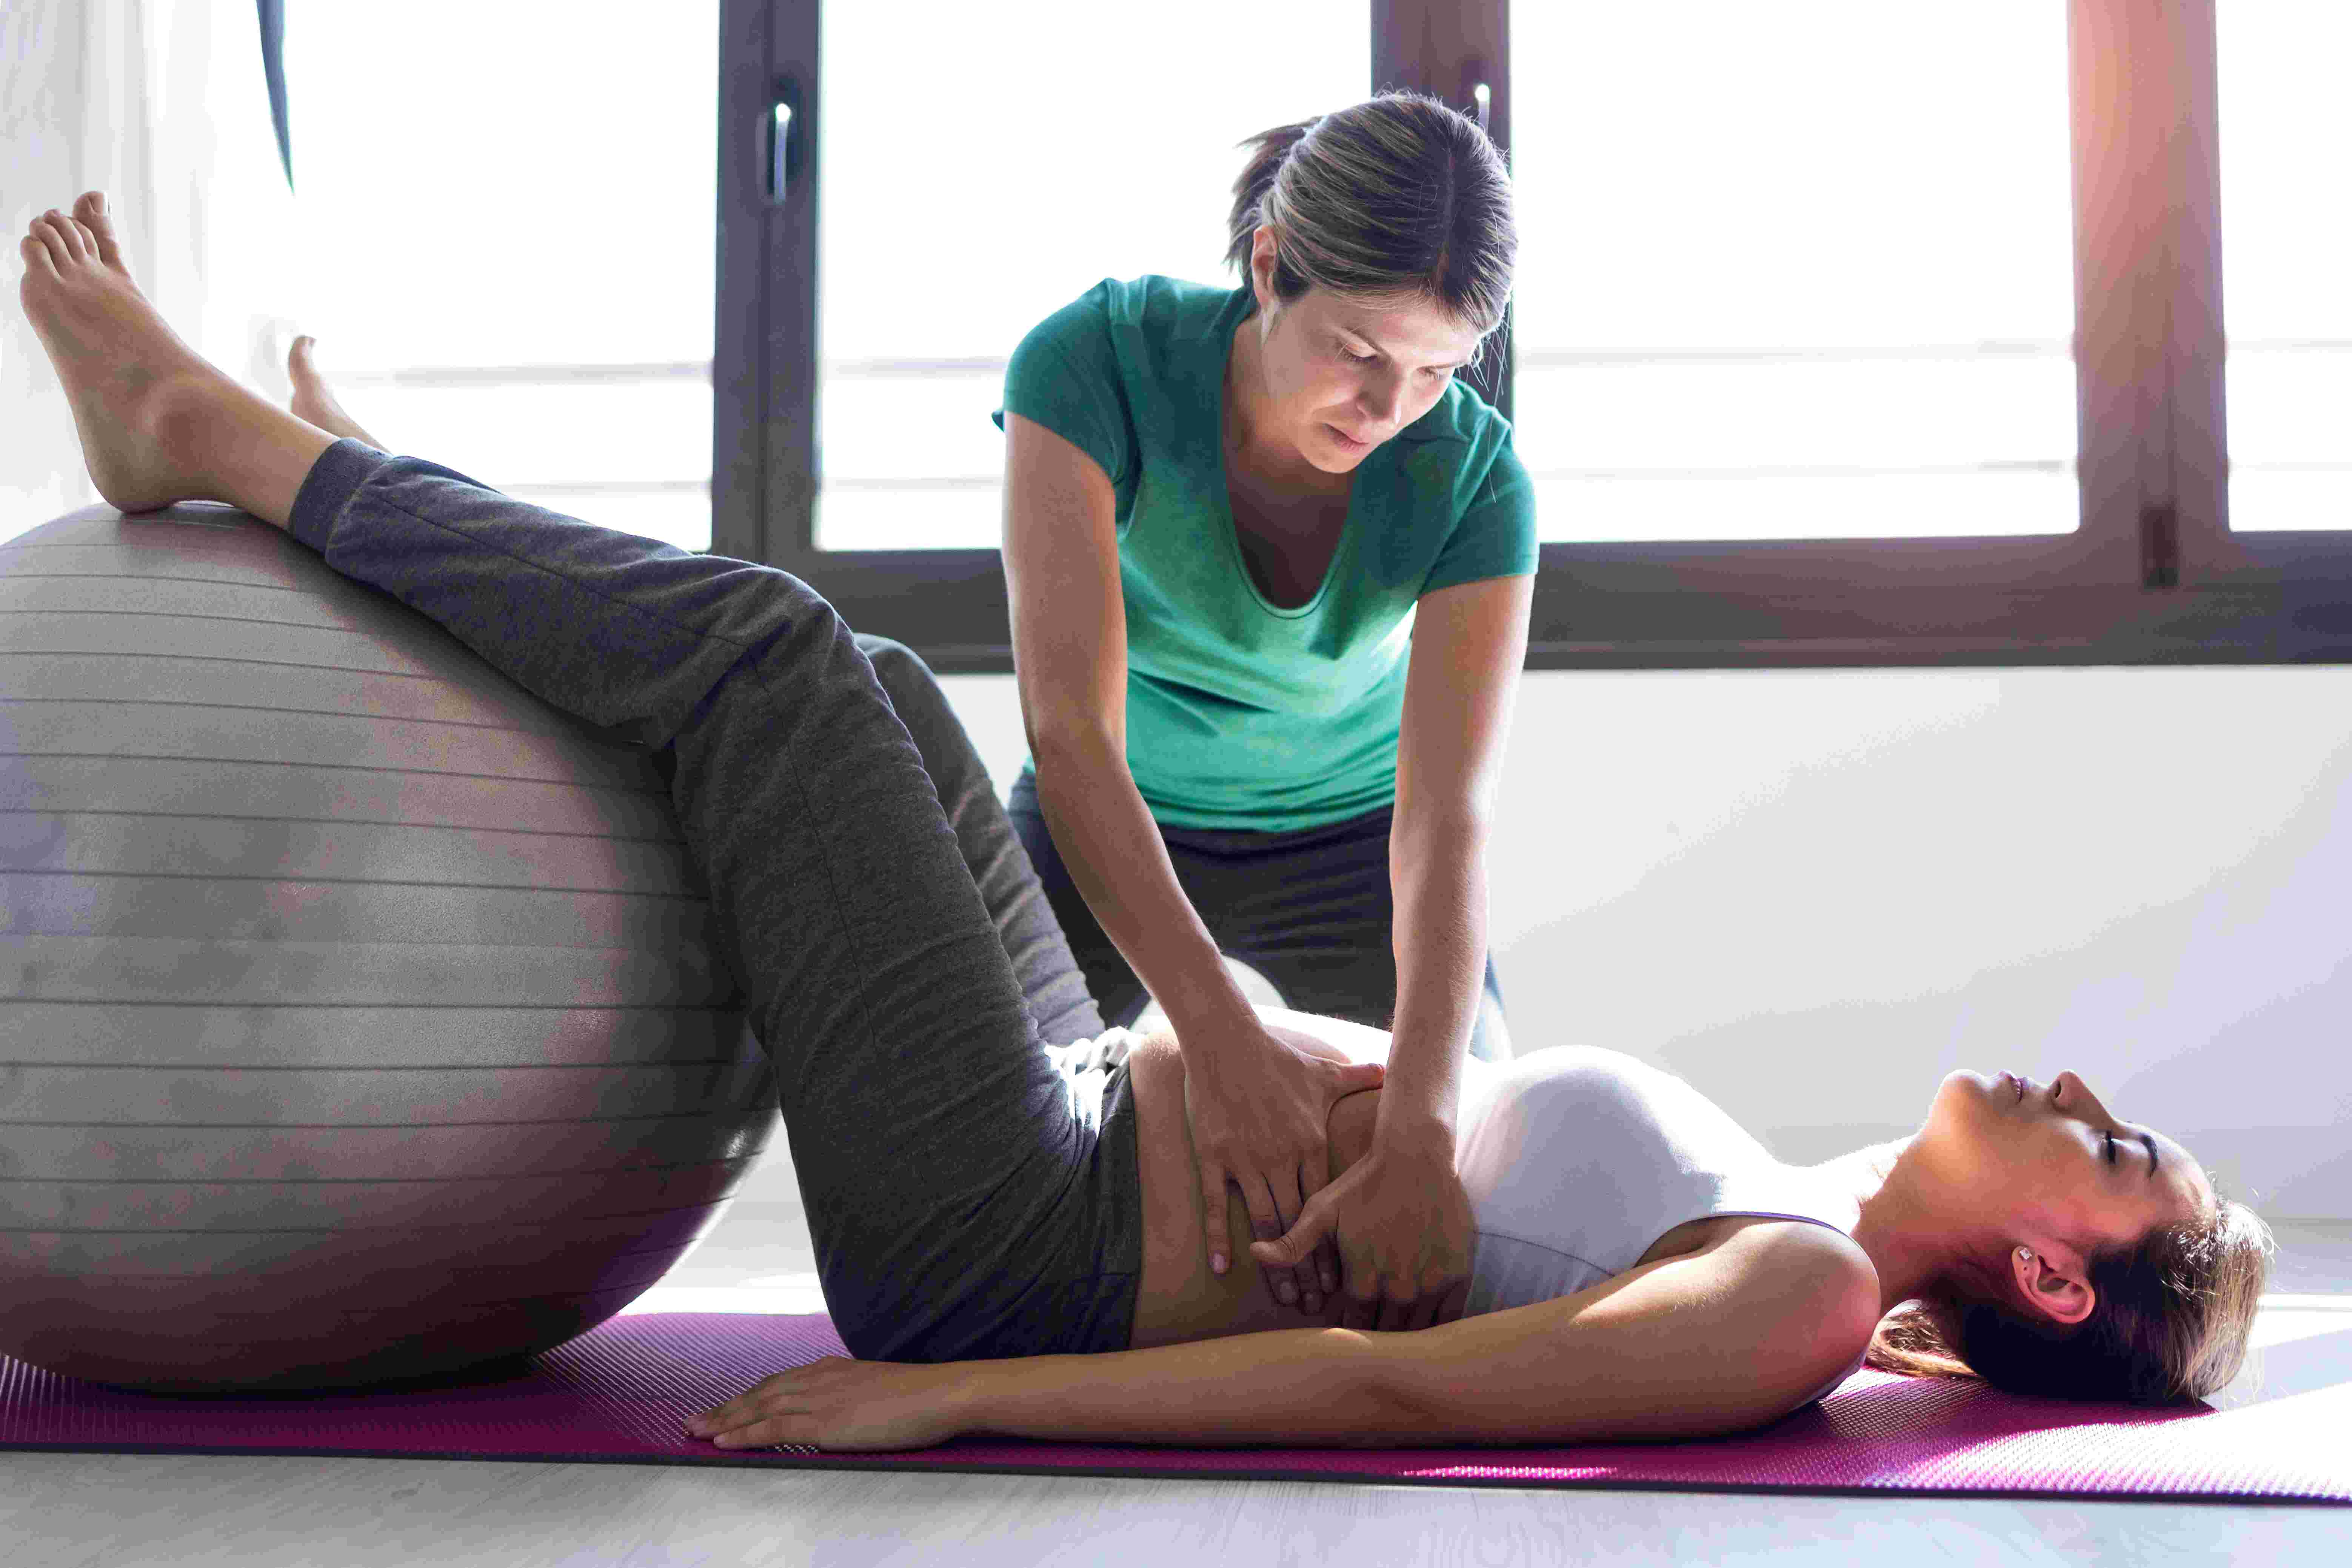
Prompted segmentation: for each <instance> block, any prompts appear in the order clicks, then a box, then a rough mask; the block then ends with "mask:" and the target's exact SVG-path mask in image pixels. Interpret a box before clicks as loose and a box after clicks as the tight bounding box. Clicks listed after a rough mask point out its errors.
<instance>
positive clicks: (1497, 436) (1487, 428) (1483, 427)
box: [1396, 376, 1511, 467]
mask: <svg viewBox="0 0 2352 1568" xmlns="http://www.w3.org/2000/svg"><path fill="white" fill-rule="evenodd" d="M1396 439H1397V440H1398V441H1399V442H1400V443H1402V444H1403V445H1404V446H1405V447H1407V448H1412V447H1436V448H1440V449H1450V451H1448V452H1447V455H1452V456H1457V460H1460V461H1464V462H1471V461H1475V462H1478V463H1480V464H1481V466H1482V467H1483V466H1484V465H1486V464H1491V463H1492V462H1493V461H1494V460H1495V458H1496V454H1498V453H1501V452H1504V451H1507V450H1508V449H1509V447H1510V443H1511V422H1510V421H1509V420H1507V419H1506V418H1504V417H1503V416H1502V414H1501V413H1500V412H1499V411H1498V410H1496V407H1495V405H1493V404H1491V403H1489V402H1487V401H1486V399H1485V398H1484V397H1482V396H1480V395H1479V394H1478V389H1477V388H1476V387H1475V386H1473V385H1471V384H1469V383H1468V382H1467V381H1465V380H1464V379H1462V378H1461V377H1460V376H1456V377H1455V378H1454V381H1453V383H1452V384H1450V385H1448V386H1447V387H1446V389H1445V395H1444V396H1443V397H1440V398H1439V399H1438V400H1437V401H1436V402H1435V403H1433V404H1432V405H1430V409H1429V412H1428V413H1426V414H1424V415H1423V416H1421V417H1420V418H1418V419H1416V420H1414V421H1413V422H1412V424H1410V425H1408V426H1405V427H1404V428H1403V429H1402V430H1400V431H1398V432H1397V433H1396ZM1431 455H1433V456H1434V455H1437V454H1435V453H1433V454H1431Z"/></svg>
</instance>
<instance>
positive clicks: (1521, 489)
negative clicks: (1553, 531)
mask: <svg viewBox="0 0 2352 1568" xmlns="http://www.w3.org/2000/svg"><path fill="white" fill-rule="evenodd" d="M1537 557H1538V549H1537V545H1536V492H1535V487H1534V485H1533V484H1532V483H1531V482H1530V481H1529V480H1528V470H1527V468H1526V467H1525V465H1523V464H1522V463H1520V461H1519V458H1518V454H1517V452H1514V451H1513V450H1511V440H1510V437H1508V436H1507V435H1506V436H1505V437H1503V444H1502V446H1501V447H1500V448H1499V449H1498V450H1497V451H1496V453H1495V460H1494V461H1493V462H1492V463H1491V464H1489V465H1487V468H1486V476H1485V477H1484V478H1483V479H1480V480H1479V482H1478V489H1477V490H1476V492H1475V494H1473V495H1472V497H1471V499H1470V505H1469V507H1468V508H1467V509H1466V510H1464V512H1463V513H1462V518H1461V521H1458V522H1456V523H1455V524H1454V531H1453V532H1452V533H1451V534H1449V535H1447V536H1446V540H1445V544H1444V548H1443V549H1441V550H1440V551H1439V552H1437V559H1436V561H1435V562H1433V563H1432V564H1431V566H1430V568H1429V575H1428V576H1427V577H1426V578H1424V579H1423V582H1422V584H1421V591H1422V592H1423V593H1424V594H1432V593H1435V592H1436V591H1437V590H1438V589H1440V588H1451V587H1453V586H1454V585H1455V584H1460V583H1475V582H1479V581H1481V580H1483V579H1485V578H1488V577H1524V576H1526V575H1528V574H1529V573H1531V572H1533V571H1534V570H1535V569H1536V561H1537Z"/></svg>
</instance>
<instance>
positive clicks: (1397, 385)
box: [1362, 375, 1404, 428]
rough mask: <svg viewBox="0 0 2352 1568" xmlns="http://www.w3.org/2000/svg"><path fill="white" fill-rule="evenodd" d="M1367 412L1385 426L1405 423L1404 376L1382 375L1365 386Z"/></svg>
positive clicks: (1364, 399) (1364, 401) (1364, 397)
mask: <svg viewBox="0 0 2352 1568" xmlns="http://www.w3.org/2000/svg"><path fill="white" fill-rule="evenodd" d="M1362 402H1363V405H1364V410H1365V412H1366V413H1367V414H1368V415H1369V416H1370V417H1371V418H1372V419H1374V420H1375V421H1377V422H1378V423H1379V424H1381V426H1388V427H1391V428H1392V427H1394V426H1399V425H1402V424H1403V423H1404V377H1402V376H1401V375H1388V376H1382V377H1381V378H1379V379H1378V380H1375V381H1373V382H1371V383H1370V384H1367V385H1366V386H1365V388H1364V395H1363V398H1362Z"/></svg>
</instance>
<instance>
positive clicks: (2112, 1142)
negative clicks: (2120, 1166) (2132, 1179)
mask: <svg viewBox="0 0 2352 1568" xmlns="http://www.w3.org/2000/svg"><path fill="white" fill-rule="evenodd" d="M2103 1136H2104V1137H2105V1139H2106V1141H2107V1163H2108V1164H2110V1165H2112V1164H2114V1163H2116V1135H2115V1134H2114V1133H2112V1132H2108V1133H2105V1134H2103Z"/></svg>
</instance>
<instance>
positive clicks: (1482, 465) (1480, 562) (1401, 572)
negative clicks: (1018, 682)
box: [995, 277, 1536, 832]
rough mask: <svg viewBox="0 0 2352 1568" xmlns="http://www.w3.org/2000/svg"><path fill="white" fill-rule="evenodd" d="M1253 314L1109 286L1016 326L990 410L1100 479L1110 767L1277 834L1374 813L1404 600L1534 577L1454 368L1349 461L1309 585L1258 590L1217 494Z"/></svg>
mask: <svg viewBox="0 0 2352 1568" xmlns="http://www.w3.org/2000/svg"><path fill="white" fill-rule="evenodd" d="M1250 306H1251V299H1250V293H1249V290H1248V289H1213V288H1209V287H1207V286H1205V285H1202V284H1199V283H1186V282H1181V281H1179V280H1178V279H1172V278H1160V277H1144V278H1139V279H1134V280H1133V281H1131V282H1125V283H1122V282H1118V281H1117V280H1115V279H1104V280H1103V281H1102V282H1100V283H1098V284H1097V285H1096V286H1095V287H1094V288H1092V289H1087V292H1086V293H1085V294H1083V295H1081V296H1080V297H1079V298H1078V299H1077V300H1076V301H1074V302H1073V303H1071V304H1069V305H1066V306H1065V307H1064V308H1063V309H1061V310H1056V311H1055V312H1054V313H1053V314H1052V315H1050V316H1048V317H1046V318H1045V321H1042V322H1040V323H1039V324H1038V325H1037V327H1036V328H1035V329H1034V331H1031V332H1030V333H1029V335H1028V336H1027V337H1025V338H1024V339H1022V341H1021V346H1020V347H1019V348H1017V349H1015V350H1014V351H1013V359H1012V363H1010V364H1009V365H1007V366H1006V368H1005V372H1004V407H1003V408H1001V409H999V410H998V411H997V413H996V416H995V418H996V423H997V424H998V425H999V426H1003V423H1004V415H1005V413H1006V412H1007V411H1010V412H1012V413H1014V414H1018V415H1020V416H1022V417H1023V418H1024V419H1030V420H1034V421H1035V422H1036V423H1037V424H1039V425H1042V426H1045V428H1046V429H1048V430H1051V431H1053V432H1054V433H1055V435H1057V436H1060V437H1063V438H1064V439H1066V440H1067V441H1069V442H1070V443H1071V444H1072V445H1074V446H1076V447H1078V448H1079V449H1080V450H1081V451H1083V452H1085V453H1087V455H1088V456H1089V457H1091V458H1094V460H1095V461H1096V462H1097V463H1099V464H1101V465H1102V469H1103V472H1104V473H1105V474H1107V475H1108V476H1109V478H1110V482H1111V487H1112V489H1113V490H1114V491H1115V492H1116V493H1117V496H1118V561H1119V584H1120V588H1121V591H1122V592H1123V594H1124V595H1125V597H1126V609H1127V672H1128V673H1127V761H1128V767H1129V771H1130V772H1131V773H1133V774H1134V777H1135V784H1136V788H1137V789H1138V790H1139V792H1140V793H1141V795H1142V796H1143V799H1144V803H1145V804H1146V805H1149V806H1150V808H1151V815H1152V816H1153V817H1154V818H1155V819H1156V820H1158V821H1159V822H1160V823H1161V824H1163V825H1165V826H1171V827H1208V828H1243V829H1250V830H1255V831H1258V832H1286V831H1290V830H1293V829H1297V828H1302V827H1318V826H1323V825H1325V824H1327V823H1333V822H1342V821H1345V820H1346V819H1348V818H1349V817H1351V816H1362V815H1363V814H1364V813H1366V812H1370V811H1375V810H1378V809H1379V808H1381V806H1384V805H1391V804H1392V803H1393V802H1394V800H1395V799H1396V756H1397V734H1398V730H1399V725H1400V721H1401V719H1402V713H1403V708H1404V680H1405V668H1406V663H1407V656H1408V654H1409V652H1410V650H1411V647H1412V608H1413V604H1414V602H1415V601H1416V600H1418V599H1419V598H1420V597H1421V595H1423V594H1426V593H1430V592H1432V591H1433V590H1435V589H1438V588H1447V587H1451V586H1453V585H1454V584H1457V583H1470V582H1475V581H1477V580H1479V579H1481V578H1486V577H1508V576H1518V575H1524V574H1528V573H1530V572H1533V571H1534V570H1535V569H1536V528H1535V498H1534V493H1533V491H1532V490H1531V489H1530V488H1529V486H1528V476H1527V470H1526V469H1525V468H1522V467H1520V465H1519V460H1518V458H1517V457H1516V456H1514V455H1513V453H1512V451H1511V427H1510V423H1509V421H1507V420H1506V419H1505V418H1504V417H1503V416H1501V415H1499V414H1497V413H1496V412H1495V411H1494V409H1493V408H1492V407H1490V406H1489V405H1487V404H1486V401H1485V400H1484V399H1482V398H1481V397H1480V396H1479V395H1477V394H1476V393H1475V392H1474V391H1472V390H1471V389H1470V388H1469V387H1468V386H1466V385H1465V384H1462V383H1461V382H1460V381H1458V380H1457V381H1456V382H1454V384H1452V385H1450V386H1448V387H1447V388H1446V390H1445V395H1444V396H1443V397H1441V398H1440V399H1439V400H1438V402H1437V405H1436V406H1435V407H1433V408H1432V409H1431V410H1430V411H1429V412H1428V413H1427V414H1424V415H1423V416H1421V417H1420V418H1419V419H1416V420H1415V421H1413V422H1412V424H1411V425H1408V426H1405V427H1404V428H1403V429H1402V430H1400V431H1399V432H1397V434H1396V435H1395V437H1392V438H1391V439H1390V440H1388V441H1386V442H1384V443H1382V444H1381V446H1379V447H1374V448H1373V449H1372V450H1371V451H1370V453H1368V454H1367V455H1366V456H1365V458H1364V460H1363V461H1362V463H1361V464H1360V465H1359V466H1358V468H1357V469H1356V479H1355V484H1354V487H1353V489H1352V490H1351V491H1350V493H1349V503H1348V519H1347V524H1346V527H1345V528H1344V529H1343V530H1342V531H1341V533H1340V537H1339V548H1338V550H1337V552H1335V553H1334V554H1333V556H1332V560H1331V565H1330V570H1329V573H1328V575H1327V576H1326V577H1325V578H1324V581H1323V585H1322V587H1321V588H1320V589H1318V591H1317V593H1316V594H1315V595H1314V597H1312V598H1310V599H1309V600H1308V601H1307V603H1306V604H1304V605H1297V606H1295V607H1291V608H1283V607H1279V606H1277V605H1272V604H1269V603H1267V602H1266V599H1265V595H1263V594H1261V593H1259V592H1258V588H1257V584H1255V582H1253V581H1252V580H1251V577H1250V574H1249V568H1248V566H1247V564H1246V563H1244V560H1243V557H1242V552H1241V543H1240V541H1239V540H1237V539H1236V538H1235V537H1234V516H1233V508H1232V503H1231V501H1230V500H1229V499H1228V497H1227V492H1226V489H1225V460H1224V439H1223V411H1224V383H1225V362H1226V356H1227V354H1228V353H1229V352H1230V350H1231V347H1232V343H1233V335H1234V328H1235V326H1237V325H1238V324H1239V323H1240V322H1241V321H1242V319H1243V317H1244V315H1245V314H1246V313H1247V312H1248V310H1249V309H1250Z"/></svg>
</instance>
